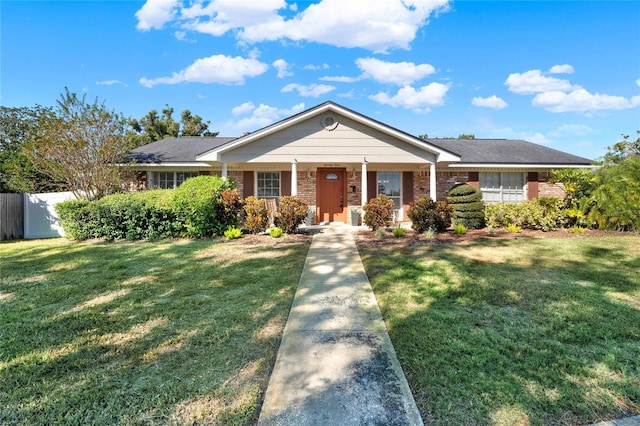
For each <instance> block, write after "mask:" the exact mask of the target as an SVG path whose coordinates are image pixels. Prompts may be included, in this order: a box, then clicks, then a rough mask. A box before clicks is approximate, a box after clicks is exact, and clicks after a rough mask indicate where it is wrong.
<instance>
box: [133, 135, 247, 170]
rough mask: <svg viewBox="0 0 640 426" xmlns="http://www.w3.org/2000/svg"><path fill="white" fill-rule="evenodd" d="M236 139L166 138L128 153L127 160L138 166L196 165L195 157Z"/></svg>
mask: <svg viewBox="0 0 640 426" xmlns="http://www.w3.org/2000/svg"><path fill="white" fill-rule="evenodd" d="M234 139H236V138H224V137H198V136H196V137H182V138H166V139H162V140H159V141H155V142H151V143H150V144H147V145H143V146H141V147H138V148H136V149H134V150H131V151H129V153H128V154H127V160H129V161H134V162H136V163H138V164H160V163H197V161H196V157H197V156H198V155H199V154H202V153H203V152H206V151H209V150H210V149H213V148H217V147H219V146H221V145H224V144H226V143H227V142H229V141H232V140H234Z"/></svg>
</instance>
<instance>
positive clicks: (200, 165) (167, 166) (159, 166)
mask: <svg viewBox="0 0 640 426" xmlns="http://www.w3.org/2000/svg"><path fill="white" fill-rule="evenodd" d="M119 166H121V167H129V168H132V169H175V168H179V167H197V168H200V169H202V168H209V167H211V164H207V163H199V162H196V163H158V164H157V163H127V164H120V165H119Z"/></svg>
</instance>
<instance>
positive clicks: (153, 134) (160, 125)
mask: <svg viewBox="0 0 640 426" xmlns="http://www.w3.org/2000/svg"><path fill="white" fill-rule="evenodd" d="M173 113H174V109H173V108H171V107H170V106H169V105H165V108H164V109H163V110H162V113H161V114H158V111H156V110H155V109H153V110H151V111H149V112H148V113H147V114H146V115H145V116H144V117H142V118H140V120H136V119H132V120H131V121H130V125H131V129H132V131H131V132H130V134H129V137H130V139H131V140H132V141H133V143H134V144H135V145H136V146H140V145H144V144H147V143H150V142H155V141H158V140H161V139H164V138H172V137H173V138H177V137H180V136H217V135H218V132H210V131H209V123H210V122H209V121H206V122H205V121H204V120H203V119H202V117H200V116H199V115H193V114H192V113H191V111H189V110H188V109H185V110H184V111H182V114H180V122H177V121H175V120H174V119H173Z"/></svg>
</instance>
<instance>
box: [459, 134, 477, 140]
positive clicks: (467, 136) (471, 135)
mask: <svg viewBox="0 0 640 426" xmlns="http://www.w3.org/2000/svg"><path fill="white" fill-rule="evenodd" d="M475 138H476V135H474V134H473V133H462V134H461V135H460V136H458V139H475Z"/></svg>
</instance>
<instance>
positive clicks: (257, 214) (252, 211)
mask: <svg viewBox="0 0 640 426" xmlns="http://www.w3.org/2000/svg"><path fill="white" fill-rule="evenodd" d="M243 209H244V227H245V228H246V229H247V230H248V231H249V232H251V233H252V234H259V233H260V232H264V230H265V229H267V225H268V224H269V211H268V210H267V202H266V200H264V199H259V198H256V197H254V196H253V195H251V196H249V197H247V198H245V199H244V207H243Z"/></svg>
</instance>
